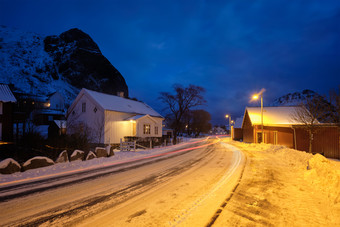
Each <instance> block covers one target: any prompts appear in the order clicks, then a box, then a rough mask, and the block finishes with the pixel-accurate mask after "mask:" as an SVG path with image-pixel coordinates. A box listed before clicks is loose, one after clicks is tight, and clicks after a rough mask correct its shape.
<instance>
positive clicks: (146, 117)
mask: <svg viewBox="0 0 340 227" xmlns="http://www.w3.org/2000/svg"><path fill="white" fill-rule="evenodd" d="M163 120H164V118H163V117H162V116H161V115H160V114H159V113H157V112H156V111H155V110H153V109H152V108H151V107H150V106H148V105H147V104H145V103H143V102H138V101H134V100H130V99H126V98H122V97H119V96H115V95H109V94H104V93H100V92H96V91H91V90H88V89H85V88H83V89H82V90H81V91H80V92H79V94H78V96H77V97H76V99H75V100H74V102H73V103H72V105H71V106H70V108H69V109H68V111H67V127H68V129H67V133H68V134H72V133H74V132H76V130H82V131H83V132H87V133H88V135H89V137H90V140H91V142H94V143H104V144H112V143H119V142H120V139H123V138H124V137H125V136H133V137H142V138H145V137H162V121H163ZM85 130H87V131H85Z"/></svg>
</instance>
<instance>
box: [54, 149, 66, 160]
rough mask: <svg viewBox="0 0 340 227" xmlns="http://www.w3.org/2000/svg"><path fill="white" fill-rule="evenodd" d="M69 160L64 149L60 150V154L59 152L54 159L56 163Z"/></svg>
mask: <svg viewBox="0 0 340 227" xmlns="http://www.w3.org/2000/svg"><path fill="white" fill-rule="evenodd" d="M68 161H69V160H68V154H67V151H66V150H64V151H62V152H61V153H60V154H59V156H58V158H57V160H56V161H55V162H56V163H63V162H68Z"/></svg>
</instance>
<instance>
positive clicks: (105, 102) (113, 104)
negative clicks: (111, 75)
mask: <svg viewBox="0 0 340 227" xmlns="http://www.w3.org/2000/svg"><path fill="white" fill-rule="evenodd" d="M83 90H84V92H86V93H87V94H89V95H90V96H91V97H92V98H93V99H94V100H95V101H96V102H97V103H98V104H99V105H101V106H102V107H103V108H104V109H105V110H112V111H118V112H125V113H135V114H138V115H146V114H148V115H150V116H153V117H162V116H161V115H160V114H159V113H157V112H156V111H155V110H153V109H152V108H151V107H150V106H148V105H147V104H145V103H143V102H138V101H134V100H131V99H126V98H122V97H118V96H115V95H109V94H104V93H100V92H96V91H91V90H88V89H85V88H83ZM162 118H163V117H162Z"/></svg>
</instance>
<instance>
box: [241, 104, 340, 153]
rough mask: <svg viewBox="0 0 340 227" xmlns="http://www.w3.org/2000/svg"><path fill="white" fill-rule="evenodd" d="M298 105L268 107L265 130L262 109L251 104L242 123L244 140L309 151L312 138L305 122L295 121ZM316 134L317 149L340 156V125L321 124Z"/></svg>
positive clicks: (315, 146)
mask: <svg viewBox="0 0 340 227" xmlns="http://www.w3.org/2000/svg"><path fill="white" fill-rule="evenodd" d="M296 108H299V107H291V106H284V107H283V106H281V107H264V108H263V131H264V133H263V134H264V138H263V140H262V129H261V108H260V107H247V108H246V110H245V112H244V116H243V122H242V134H243V141H244V142H248V143H261V142H262V141H263V142H264V143H270V144H280V145H284V146H286V147H289V148H294V149H297V150H301V151H308V148H309V138H308V132H307V131H306V129H305V126H304V124H303V122H298V121H296V120H293V118H292V116H293V114H294V113H295V111H296ZM316 127H317V128H318V129H317V130H316V133H315V134H313V141H312V143H313V152H315V153H321V154H323V155H325V156H326V157H328V158H338V159H339V158H340V142H339V139H340V127H339V126H337V125H332V124H321V123H317V124H316Z"/></svg>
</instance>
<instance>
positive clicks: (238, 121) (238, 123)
mask: <svg viewBox="0 0 340 227" xmlns="http://www.w3.org/2000/svg"><path fill="white" fill-rule="evenodd" d="M242 122H243V117H238V118H236V120H235V124H234V128H242Z"/></svg>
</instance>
